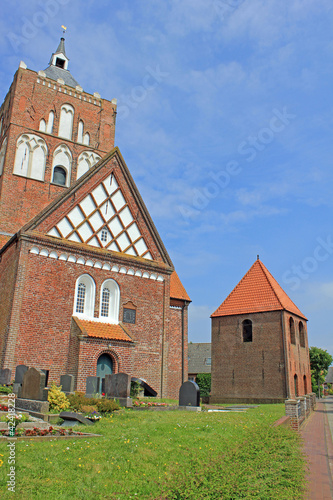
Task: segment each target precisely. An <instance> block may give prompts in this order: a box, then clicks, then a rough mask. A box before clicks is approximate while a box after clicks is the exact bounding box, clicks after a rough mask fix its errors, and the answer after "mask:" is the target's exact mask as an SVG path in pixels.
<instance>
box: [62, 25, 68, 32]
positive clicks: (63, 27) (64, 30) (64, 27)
mask: <svg viewBox="0 0 333 500" xmlns="http://www.w3.org/2000/svg"><path fill="white" fill-rule="evenodd" d="M61 27H62V29H63V33H66V30H67V28H66V26H63V25H62V26H61Z"/></svg>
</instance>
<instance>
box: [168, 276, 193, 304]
mask: <svg viewBox="0 0 333 500" xmlns="http://www.w3.org/2000/svg"><path fill="white" fill-rule="evenodd" d="M170 298H171V299H180V300H186V301H188V302H191V299H190V297H189V296H188V295H187V293H186V290H185V288H184V287H183V285H182V282H181V281H180V279H179V277H178V274H177V273H176V271H174V272H173V273H172V274H171V277H170Z"/></svg>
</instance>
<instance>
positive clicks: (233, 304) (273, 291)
mask: <svg viewBox="0 0 333 500" xmlns="http://www.w3.org/2000/svg"><path fill="white" fill-rule="evenodd" d="M283 310H285V311H288V312H290V313H292V314H295V315H296V316H299V317H300V318H303V319H305V320H306V317H305V316H304V315H303V314H302V313H301V311H300V310H299V309H298V307H297V306H296V305H295V304H294V303H293V301H292V300H291V299H290V298H289V297H288V295H287V294H286V292H285V291H284V290H283V289H282V288H281V286H280V285H279V283H278V282H277V281H276V280H275V279H274V278H273V276H272V275H271V273H270V272H269V271H268V269H267V268H266V267H265V266H264V264H263V263H262V262H261V261H260V260H259V256H258V257H257V260H256V261H255V263H254V264H253V266H252V267H251V268H250V269H249V270H248V272H247V273H246V274H245V276H244V277H243V278H242V279H241V280H240V282H239V283H238V285H236V287H235V288H234V289H233V291H232V292H231V293H230V294H229V295H228V297H227V298H226V299H225V301H224V302H222V304H221V305H220V307H219V308H218V309H217V310H216V311H215V312H214V313H213V314H212V315H211V317H212V318H214V317H220V316H232V315H236V314H251V313H257V312H267V311H283Z"/></svg>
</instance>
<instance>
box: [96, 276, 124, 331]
mask: <svg viewBox="0 0 333 500" xmlns="http://www.w3.org/2000/svg"><path fill="white" fill-rule="evenodd" d="M119 299H120V291H119V286H118V284H117V283H116V282H115V281H114V280H107V281H104V283H103V285H102V288H101V304H100V313H99V316H100V318H101V319H102V320H104V321H106V322H108V323H116V324H117V323H118V322H119Z"/></svg>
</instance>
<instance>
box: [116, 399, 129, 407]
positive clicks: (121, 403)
mask: <svg viewBox="0 0 333 500" xmlns="http://www.w3.org/2000/svg"><path fill="white" fill-rule="evenodd" d="M117 403H119V406H122V407H123V408H132V398H117Z"/></svg>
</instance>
